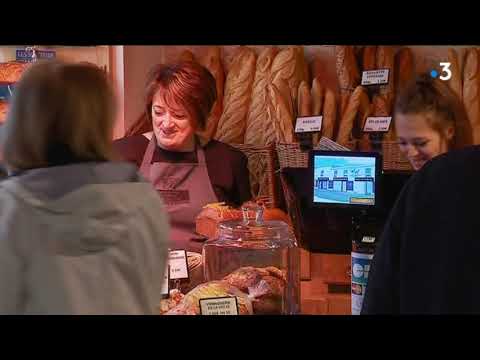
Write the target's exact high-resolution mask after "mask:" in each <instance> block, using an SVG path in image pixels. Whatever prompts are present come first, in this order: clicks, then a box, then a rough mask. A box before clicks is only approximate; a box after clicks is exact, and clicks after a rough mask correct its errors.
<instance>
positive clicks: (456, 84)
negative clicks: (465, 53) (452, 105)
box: [448, 48, 463, 101]
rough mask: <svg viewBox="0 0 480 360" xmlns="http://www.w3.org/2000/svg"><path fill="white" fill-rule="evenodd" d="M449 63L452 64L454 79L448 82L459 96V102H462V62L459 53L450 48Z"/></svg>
mask: <svg viewBox="0 0 480 360" xmlns="http://www.w3.org/2000/svg"><path fill="white" fill-rule="evenodd" d="M448 62H450V64H451V65H450V69H451V71H452V77H451V78H450V80H449V81H448V85H449V86H450V88H451V89H452V90H453V92H454V93H455V94H456V95H457V97H458V100H460V101H462V90H463V89H462V88H463V84H462V73H461V69H460V61H459V57H458V55H457V52H456V51H455V50H454V49H452V48H450V49H448Z"/></svg>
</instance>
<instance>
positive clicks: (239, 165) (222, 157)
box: [114, 135, 251, 206]
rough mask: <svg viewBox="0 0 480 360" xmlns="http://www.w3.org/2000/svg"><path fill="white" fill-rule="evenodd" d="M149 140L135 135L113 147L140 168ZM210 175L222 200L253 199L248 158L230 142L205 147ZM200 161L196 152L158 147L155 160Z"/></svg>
mask: <svg viewBox="0 0 480 360" xmlns="http://www.w3.org/2000/svg"><path fill="white" fill-rule="evenodd" d="M148 143H149V140H148V139H147V138H146V137H145V136H143V135H134V136H129V137H126V138H122V139H119V140H116V141H114V148H115V150H116V152H117V153H118V155H119V156H120V157H121V158H122V159H123V160H125V161H129V162H132V163H135V164H137V166H138V168H140V166H141V164H142V159H143V156H144V154H145V151H146V150H147V146H148ZM203 149H204V151H205V161H206V163H207V170H208V175H209V177H210V181H211V182H212V187H213V190H214V192H215V194H216V195H217V198H218V200H219V201H225V202H226V203H227V204H232V205H237V206H238V205H241V204H242V203H243V202H245V201H247V200H250V198H251V195H250V181H249V172H248V168H247V158H246V156H245V155H244V154H243V153H242V152H241V151H240V150H237V149H235V148H233V147H231V146H230V145H227V144H224V143H222V142H219V141H215V140H212V141H210V142H209V143H208V144H207V145H205V147H204V148H203ZM158 161H163V162H197V154H196V152H174V151H167V150H164V149H162V148H160V147H158V146H157V147H156V149H155V152H154V154H153V159H152V162H158Z"/></svg>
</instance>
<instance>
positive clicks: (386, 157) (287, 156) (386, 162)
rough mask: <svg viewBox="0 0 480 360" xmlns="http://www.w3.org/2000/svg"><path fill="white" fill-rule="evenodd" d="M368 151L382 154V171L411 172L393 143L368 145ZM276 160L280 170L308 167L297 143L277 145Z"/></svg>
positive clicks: (355, 143)
mask: <svg viewBox="0 0 480 360" xmlns="http://www.w3.org/2000/svg"><path fill="white" fill-rule="evenodd" d="M359 143H360V142H359V141H357V140H356V141H352V142H351V143H350V144H349V145H348V146H347V147H348V148H350V149H351V150H355V149H356V148H357V145H358V144H359ZM370 151H379V152H381V153H382V158H383V170H386V171H412V170H413V169H412V166H411V165H410V162H409V161H408V160H407V158H406V157H405V156H404V155H403V154H402V152H401V151H400V149H399V147H398V144H397V143H396V142H395V141H381V142H379V143H374V142H371V143H370ZM277 154H278V160H279V162H280V168H282V169H284V168H306V167H308V152H305V151H301V150H300V145H299V144H297V143H292V144H286V143H278V144H277Z"/></svg>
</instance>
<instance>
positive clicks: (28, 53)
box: [15, 49, 56, 63]
mask: <svg viewBox="0 0 480 360" xmlns="http://www.w3.org/2000/svg"><path fill="white" fill-rule="evenodd" d="M15 55H16V56H15V57H16V60H17V61H19V62H25V63H29V62H33V61H35V58H34V56H33V51H32V50H27V49H20V50H17V51H16V53H15ZM35 56H36V59H37V60H52V59H55V56H56V53H55V51H53V50H35Z"/></svg>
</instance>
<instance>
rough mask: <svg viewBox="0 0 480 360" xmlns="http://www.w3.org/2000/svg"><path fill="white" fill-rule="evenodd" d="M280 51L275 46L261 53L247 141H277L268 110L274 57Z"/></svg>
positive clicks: (267, 142) (248, 116)
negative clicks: (268, 87)
mask: <svg viewBox="0 0 480 360" xmlns="http://www.w3.org/2000/svg"><path fill="white" fill-rule="evenodd" d="M277 53H278V49H277V48H275V47H268V48H265V49H264V50H263V51H262V52H261V53H260V55H259V57H258V59H257V64H256V70H255V80H254V82H253V90H252V101H251V103H250V106H249V110H248V115H247V125H246V126H247V128H246V132H245V143H246V144H255V145H267V144H269V143H272V142H275V131H274V129H273V119H272V114H273V113H272V112H271V111H267V107H268V104H269V101H268V99H267V96H269V94H268V89H267V84H268V83H269V82H270V76H271V69H272V63H273V59H274V58H275V55H276V54H277Z"/></svg>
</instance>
